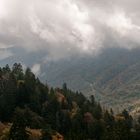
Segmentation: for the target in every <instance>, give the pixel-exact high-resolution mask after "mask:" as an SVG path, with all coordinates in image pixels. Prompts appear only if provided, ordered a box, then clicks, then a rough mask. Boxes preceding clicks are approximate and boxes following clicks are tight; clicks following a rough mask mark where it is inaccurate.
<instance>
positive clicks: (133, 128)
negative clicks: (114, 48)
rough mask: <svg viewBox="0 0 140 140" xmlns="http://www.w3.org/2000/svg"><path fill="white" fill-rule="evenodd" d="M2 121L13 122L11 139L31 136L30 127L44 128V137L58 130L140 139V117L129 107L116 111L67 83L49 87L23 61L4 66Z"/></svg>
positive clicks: (85, 139) (72, 135) (74, 137)
mask: <svg viewBox="0 0 140 140" xmlns="http://www.w3.org/2000/svg"><path fill="white" fill-rule="evenodd" d="M0 121H1V122H10V123H11V124H12V125H11V128H10V130H9V134H8V136H7V140H28V139H29V135H30V133H29V132H28V131H27V128H32V129H40V130H41V132H42V136H41V137H40V140H51V139H52V135H53V134H55V133H56V132H58V133H60V134H62V135H63V136H64V139H65V140H139V139H140V119H138V120H134V119H133V118H132V116H131V115H130V114H129V112H127V110H123V111H122V112H120V113H119V114H115V113H114V112H113V110H112V109H108V110H107V109H104V108H103V107H102V106H101V105H100V103H98V102H96V101H95V98H94V96H93V95H92V96H90V98H88V99H87V98H86V97H85V96H84V95H83V94H82V93H80V92H73V91H72V90H70V89H69V88H68V87H67V85H66V83H64V84H63V86H62V87H61V88H52V87H49V86H48V85H47V84H44V83H42V82H41V81H40V80H39V78H37V77H36V76H35V75H34V74H33V73H32V71H31V69H30V68H27V69H26V70H25V71H23V68H22V65H21V64H20V63H15V64H14V65H13V67H12V68H10V67H9V65H6V66H5V67H3V68H0ZM0 139H1V138H0Z"/></svg>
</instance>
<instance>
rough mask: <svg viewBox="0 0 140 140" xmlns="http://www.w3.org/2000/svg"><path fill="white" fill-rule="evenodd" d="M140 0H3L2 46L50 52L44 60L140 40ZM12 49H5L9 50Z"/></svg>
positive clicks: (128, 45) (7, 53)
mask: <svg viewBox="0 0 140 140" xmlns="http://www.w3.org/2000/svg"><path fill="white" fill-rule="evenodd" d="M139 4H140V2H139V1H138V0H133V1H131V0H117V1H116V0H107V1H106V0H51V1H50V0H24V1H19V0H0V48H3V46H4V47H5V48H11V47H22V48H23V49H24V50H25V51H26V52H28V53H32V52H38V51H44V52H46V54H47V55H46V56H44V55H43V58H42V61H43V62H47V61H48V60H57V59H61V58H65V57H69V56H71V55H74V54H93V53H97V52H98V51H99V50H100V49H101V48H104V47H112V46H118V47H126V48H134V47H137V46H139V45H140V41H139V36H140V20H139V16H140V12H139ZM11 55H13V54H12V52H10V51H9V50H7V51H6V50H5V56H3V57H0V59H4V58H7V57H8V56H11Z"/></svg>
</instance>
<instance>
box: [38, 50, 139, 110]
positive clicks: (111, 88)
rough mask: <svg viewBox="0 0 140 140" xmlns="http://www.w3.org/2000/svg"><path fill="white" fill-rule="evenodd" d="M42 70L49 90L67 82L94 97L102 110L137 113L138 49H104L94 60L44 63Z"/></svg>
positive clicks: (82, 59)
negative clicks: (107, 107) (104, 108)
mask: <svg viewBox="0 0 140 140" xmlns="http://www.w3.org/2000/svg"><path fill="white" fill-rule="evenodd" d="M43 68H44V69H43V71H45V70H46V77H47V80H48V82H49V84H51V85H53V86H60V85H61V84H62V83H63V82H67V84H68V85H69V87H70V88H72V89H75V90H80V91H82V92H83V93H84V95H85V96H88V95H91V94H94V95H95V97H96V99H99V100H100V102H101V103H102V104H103V105H105V106H112V107H113V108H115V109H116V108H118V109H117V110H119V109H122V108H127V109H129V111H134V110H136V109H137V110H138V106H139V103H140V49H131V50H128V49H122V48H108V49H104V50H102V53H100V54H98V55H97V56H85V57H84V56H82V57H79V58H77V57H73V58H72V59H66V60H61V61H57V62H52V63H48V64H47V65H46V66H43ZM44 77H45V76H44ZM44 77H41V78H42V79H43V78H44Z"/></svg>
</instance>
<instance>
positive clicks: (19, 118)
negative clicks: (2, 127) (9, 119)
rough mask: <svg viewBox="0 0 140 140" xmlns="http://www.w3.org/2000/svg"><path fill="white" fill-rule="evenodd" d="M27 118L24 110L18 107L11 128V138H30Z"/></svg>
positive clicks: (13, 139)
mask: <svg viewBox="0 0 140 140" xmlns="http://www.w3.org/2000/svg"><path fill="white" fill-rule="evenodd" d="M27 123H28V121H27V118H25V117H24V112H23V110H20V109H19V108H17V109H16V110H15V114H14V120H13V124H12V126H11V129H10V134H9V140H28V137H29V134H28V132H27V131H26V126H27Z"/></svg>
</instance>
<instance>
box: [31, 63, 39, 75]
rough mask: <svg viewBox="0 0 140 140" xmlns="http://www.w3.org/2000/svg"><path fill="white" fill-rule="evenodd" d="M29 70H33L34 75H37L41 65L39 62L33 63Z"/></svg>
mask: <svg viewBox="0 0 140 140" xmlns="http://www.w3.org/2000/svg"><path fill="white" fill-rule="evenodd" d="M31 70H32V72H33V73H34V74H35V75H36V76H38V75H39V74H40V72H41V66H40V64H35V65H33V67H32V68H31Z"/></svg>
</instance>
